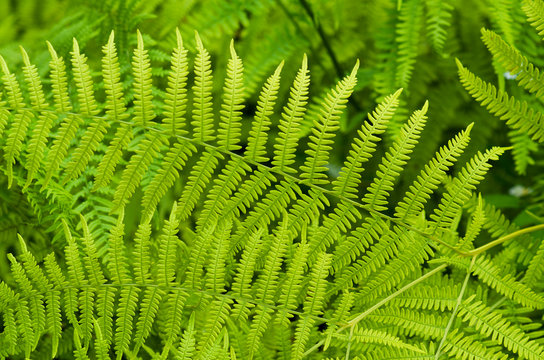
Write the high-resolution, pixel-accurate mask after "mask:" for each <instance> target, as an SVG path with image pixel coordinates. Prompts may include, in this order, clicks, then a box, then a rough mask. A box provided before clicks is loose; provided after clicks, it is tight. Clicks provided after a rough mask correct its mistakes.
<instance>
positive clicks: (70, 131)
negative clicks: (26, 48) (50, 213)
mask: <svg viewBox="0 0 544 360" xmlns="http://www.w3.org/2000/svg"><path fill="white" fill-rule="evenodd" d="M47 46H48V47H49V54H50V55H51V61H50V63H49V64H50V67H51V74H50V78H51V84H52V90H53V99H54V105H55V108H56V109H57V111H59V112H61V113H64V112H66V113H68V115H66V117H65V118H64V119H63V121H62V123H61V125H60V128H59V130H58V132H57V135H56V137H55V139H54V140H53V145H52V147H51V149H50V150H49V152H48V153H47V158H46V160H45V169H46V173H45V177H44V180H43V185H42V189H45V188H46V187H47V185H48V184H49V181H50V180H51V178H52V177H53V175H54V174H55V172H56V171H57V170H58V169H59V167H60V164H61V162H62V161H63V160H64V158H65V157H66V154H67V152H68V148H69V147H70V142H71V141H72V139H73V138H74V137H75V136H76V132H77V130H78V129H79V127H80V126H81V125H82V124H83V119H82V118H81V117H80V116H76V115H74V114H70V112H71V111H72V105H71V102H70V96H69V94H68V80H67V75H66V70H65V69H66V66H65V64H64V60H63V59H62V58H61V57H59V56H58V55H57V52H56V51H55V49H54V48H53V46H52V45H51V44H50V43H49V42H48V43H47Z"/></svg>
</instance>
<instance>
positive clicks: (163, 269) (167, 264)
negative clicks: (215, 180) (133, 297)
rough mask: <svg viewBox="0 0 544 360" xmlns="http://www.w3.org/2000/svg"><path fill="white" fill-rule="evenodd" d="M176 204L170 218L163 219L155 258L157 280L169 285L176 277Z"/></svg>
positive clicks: (177, 226) (177, 223)
mask: <svg viewBox="0 0 544 360" xmlns="http://www.w3.org/2000/svg"><path fill="white" fill-rule="evenodd" d="M176 208H177V204H176V203H174V205H173V206H172V211H171V213H170V218H169V219H168V220H165V222H164V226H163V229H162V234H161V236H160V237H159V240H158V242H159V244H158V246H159V257H158V259H157V282H158V283H159V284H162V285H165V286H169V285H170V284H171V283H173V282H174V280H175V279H176V254H177V251H176V249H177V240H178V237H177V235H176V234H177V232H178V228H179V219H178V218H176V212H177V211H176Z"/></svg>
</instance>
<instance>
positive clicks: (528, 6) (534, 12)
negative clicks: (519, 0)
mask: <svg viewBox="0 0 544 360" xmlns="http://www.w3.org/2000/svg"><path fill="white" fill-rule="evenodd" d="M523 11H524V12H525V14H526V15H527V18H528V21H529V22H530V23H531V25H532V26H533V27H534V28H535V29H536V31H538V35H540V36H544V4H543V3H542V1H540V0H526V1H524V2H523Z"/></svg>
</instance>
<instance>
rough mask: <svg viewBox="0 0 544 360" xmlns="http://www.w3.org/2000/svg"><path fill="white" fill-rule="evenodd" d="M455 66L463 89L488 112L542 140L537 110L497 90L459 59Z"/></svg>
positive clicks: (543, 125)
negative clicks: (464, 65)
mask: <svg viewBox="0 0 544 360" xmlns="http://www.w3.org/2000/svg"><path fill="white" fill-rule="evenodd" d="M457 67H458V68H459V77H460V79H461V82H462V84H463V86H464V87H465V89H467V90H468V92H469V93H470V94H471V95H472V96H473V97H474V98H475V99H476V100H477V101H480V102H481V104H482V106H486V108H487V109H488V110H489V112H491V113H492V114H494V115H496V116H499V117H500V119H501V120H506V124H507V125H508V126H510V127H512V128H513V129H520V130H521V131H523V132H526V133H527V134H528V135H530V136H531V138H532V139H533V140H535V141H538V142H542V141H544V122H543V118H542V114H541V113H540V112H539V111H537V110H535V109H532V108H530V107H529V105H528V103H527V102H526V101H520V100H516V99H515V98H514V97H510V96H509V95H508V94H507V93H506V92H504V91H501V90H497V88H496V87H495V86H493V85H492V84H489V83H487V82H485V81H483V80H482V79H480V78H479V77H477V76H476V75H474V74H473V73H471V72H470V71H468V70H467V69H466V68H465V67H463V65H462V64H461V62H459V60H457Z"/></svg>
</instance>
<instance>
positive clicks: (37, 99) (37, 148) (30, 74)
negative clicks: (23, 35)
mask: <svg viewBox="0 0 544 360" xmlns="http://www.w3.org/2000/svg"><path fill="white" fill-rule="evenodd" d="M21 53H22V54H23V62H24V64H25V66H24V67H23V72H24V74H25V80H26V83H27V88H28V91H29V93H30V102H31V105H32V109H34V110H36V111H37V112H38V114H39V115H38V121H37V122H36V125H35V126H34V129H33V131H32V136H31V139H30V141H29V143H28V147H27V156H26V164H25V167H26V168H27V170H28V175H27V179H26V183H25V186H24V188H27V187H28V186H29V185H30V183H31V182H32V180H33V179H34V177H35V176H36V173H37V172H38V170H39V169H40V167H41V161H42V158H43V154H44V152H45V147H46V143H47V137H48V136H49V132H50V130H51V127H52V125H53V120H54V116H53V114H51V113H50V112H47V111H45V110H47V108H48V106H49V104H48V103H47V102H46V101H45V96H44V93H43V90H42V82H41V79H40V76H39V75H38V69H37V68H36V66H35V65H32V64H31V63H30V59H29V58H28V54H27V53H26V51H25V50H24V49H23V47H21Z"/></svg>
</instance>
